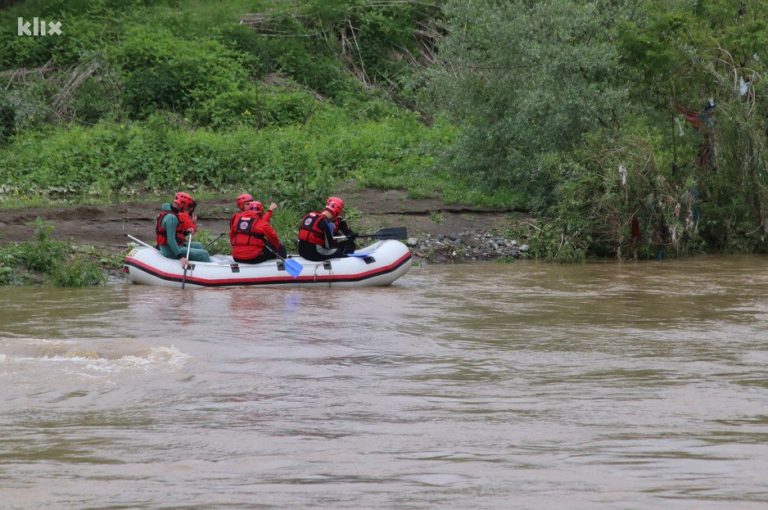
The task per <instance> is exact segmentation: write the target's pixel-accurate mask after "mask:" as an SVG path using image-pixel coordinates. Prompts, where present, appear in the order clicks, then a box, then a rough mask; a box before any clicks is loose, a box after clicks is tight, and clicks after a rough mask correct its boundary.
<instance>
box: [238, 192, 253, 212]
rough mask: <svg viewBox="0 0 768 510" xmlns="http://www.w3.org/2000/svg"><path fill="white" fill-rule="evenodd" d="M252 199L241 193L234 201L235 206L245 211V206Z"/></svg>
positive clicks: (248, 195) (247, 194)
mask: <svg viewBox="0 0 768 510" xmlns="http://www.w3.org/2000/svg"><path fill="white" fill-rule="evenodd" d="M252 200H253V197H252V196H251V195H250V194H249V193H243V194H242V195H240V196H239V197H237V199H236V200H235V204H237V208H238V209H240V210H241V211H245V205H246V204H247V203H248V202H250V201H252Z"/></svg>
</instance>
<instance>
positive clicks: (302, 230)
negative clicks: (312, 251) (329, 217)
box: [299, 211, 339, 246]
mask: <svg viewBox="0 0 768 510" xmlns="http://www.w3.org/2000/svg"><path fill="white" fill-rule="evenodd" d="M325 219H326V217H325V216H323V214H322V213H320V212H317V211H312V212H311V213H307V214H306V215H305V216H304V218H303V219H302V220H301V226H300V227H299V241H304V242H305V243H310V244H317V245H323V246H324V245H325V231H324V230H323V229H322V228H320V222H321V221H323V220H325ZM338 230H339V219H338V218H334V219H333V231H334V233H335V232H338ZM331 244H332V245H333V244H335V243H333V241H331Z"/></svg>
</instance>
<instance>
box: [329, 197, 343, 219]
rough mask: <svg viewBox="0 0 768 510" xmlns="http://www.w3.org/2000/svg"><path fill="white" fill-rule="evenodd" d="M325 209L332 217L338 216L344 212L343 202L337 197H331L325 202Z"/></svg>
mask: <svg viewBox="0 0 768 510" xmlns="http://www.w3.org/2000/svg"><path fill="white" fill-rule="evenodd" d="M325 208H326V209H328V210H329V211H331V214H333V216H334V217H335V216H340V215H341V213H342V212H343V211H344V201H343V200H342V199H340V198H339V197H331V198H329V199H328V200H326V201H325Z"/></svg>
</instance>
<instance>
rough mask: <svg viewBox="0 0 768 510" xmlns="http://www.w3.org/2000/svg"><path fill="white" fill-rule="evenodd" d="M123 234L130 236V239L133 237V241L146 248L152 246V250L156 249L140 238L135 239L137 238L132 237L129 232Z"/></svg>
mask: <svg viewBox="0 0 768 510" xmlns="http://www.w3.org/2000/svg"><path fill="white" fill-rule="evenodd" d="M125 235H126V236H128V237H130V238H131V239H133V240H134V241H136V242H137V243H139V244H141V245H142V246H146V247H147V248H152V249H153V250H156V249H157V248H155V247H154V246H150V245H148V244H147V243H145V242H144V241H142V240H141V239H137V238H135V237H133V236H132V235H131V234H125Z"/></svg>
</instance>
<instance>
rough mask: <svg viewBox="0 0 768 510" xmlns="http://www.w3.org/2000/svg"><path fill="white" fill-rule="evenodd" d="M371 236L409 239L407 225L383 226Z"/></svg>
mask: <svg viewBox="0 0 768 510" xmlns="http://www.w3.org/2000/svg"><path fill="white" fill-rule="evenodd" d="M361 237H362V236H361ZM371 237H375V238H377V239H408V231H407V230H406V229H405V227H390V228H382V229H381V230H379V231H378V232H376V233H375V234H373V235H372V236H371Z"/></svg>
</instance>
